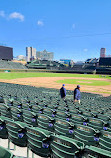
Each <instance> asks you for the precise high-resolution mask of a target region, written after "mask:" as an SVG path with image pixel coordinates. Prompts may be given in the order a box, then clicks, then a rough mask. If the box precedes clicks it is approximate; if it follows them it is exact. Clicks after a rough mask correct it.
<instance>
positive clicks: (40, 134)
mask: <svg viewBox="0 0 111 158" xmlns="http://www.w3.org/2000/svg"><path fill="white" fill-rule="evenodd" d="M27 137H28V148H27V149H28V152H27V153H28V154H27V158H29V149H30V150H31V151H32V152H33V153H35V154H37V155H39V156H42V157H48V156H49V155H50V132H49V131H47V130H44V129H42V128H38V127H32V128H29V127H27Z"/></svg>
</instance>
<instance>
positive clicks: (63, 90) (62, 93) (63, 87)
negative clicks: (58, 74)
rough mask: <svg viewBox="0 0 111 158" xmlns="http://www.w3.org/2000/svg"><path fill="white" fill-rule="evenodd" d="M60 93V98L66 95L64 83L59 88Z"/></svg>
mask: <svg viewBox="0 0 111 158" xmlns="http://www.w3.org/2000/svg"><path fill="white" fill-rule="evenodd" d="M60 95H61V98H63V99H65V97H66V89H65V84H63V85H62V87H61V89H60Z"/></svg>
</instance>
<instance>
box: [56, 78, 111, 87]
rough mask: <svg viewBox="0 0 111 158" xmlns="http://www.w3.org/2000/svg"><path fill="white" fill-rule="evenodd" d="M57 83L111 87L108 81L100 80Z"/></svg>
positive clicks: (66, 80) (74, 80) (65, 80)
mask: <svg viewBox="0 0 111 158" xmlns="http://www.w3.org/2000/svg"><path fill="white" fill-rule="evenodd" d="M56 82H57V83H64V84H80V85H88V86H107V85H110V82H108V81H98V80H87V79H86V80H83V79H64V80H58V81H56Z"/></svg>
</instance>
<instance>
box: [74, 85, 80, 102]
mask: <svg viewBox="0 0 111 158" xmlns="http://www.w3.org/2000/svg"><path fill="white" fill-rule="evenodd" d="M80 99H81V92H80V85H77V87H76V88H75V89H74V103H75V102H78V103H79V104H80Z"/></svg>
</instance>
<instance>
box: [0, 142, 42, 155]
mask: <svg viewBox="0 0 111 158" xmlns="http://www.w3.org/2000/svg"><path fill="white" fill-rule="evenodd" d="M0 146H2V147H4V148H8V139H0ZM10 146H11V150H10V151H11V152H12V153H13V154H14V155H15V156H21V157H24V158H27V148H26V147H18V146H16V150H15V151H14V150H13V149H14V144H12V143H11V145H10ZM29 155H30V158H32V152H31V151H30V153H29ZM34 158H42V157H40V156H38V155H36V154H34Z"/></svg>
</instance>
